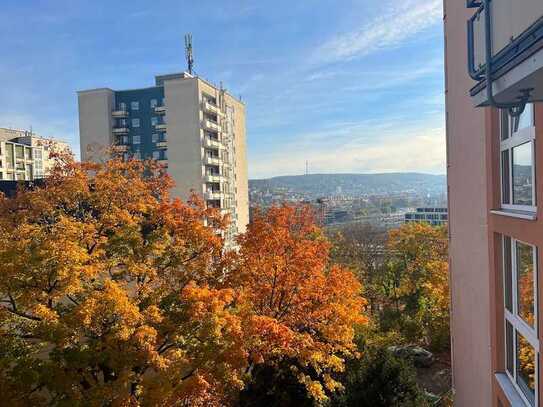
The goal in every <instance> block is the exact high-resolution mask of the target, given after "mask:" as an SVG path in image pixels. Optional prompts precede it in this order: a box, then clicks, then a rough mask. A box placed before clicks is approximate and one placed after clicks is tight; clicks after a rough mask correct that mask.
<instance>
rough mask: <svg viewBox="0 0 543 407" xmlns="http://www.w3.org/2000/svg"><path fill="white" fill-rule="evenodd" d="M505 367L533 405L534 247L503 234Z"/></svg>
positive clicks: (535, 352) (535, 339) (535, 362)
mask: <svg viewBox="0 0 543 407" xmlns="http://www.w3.org/2000/svg"><path fill="white" fill-rule="evenodd" d="M503 271H504V272H503V276H504V284H503V286H504V293H503V297H504V308H505V310H504V314H505V368H506V372H507V374H508V375H509V377H510V379H511V381H512V382H513V384H514V385H515V387H516V388H517V390H518V391H519V393H520V394H521V395H522V396H523V398H524V399H525V401H526V402H528V404H529V405H532V406H535V405H537V374H538V373H537V372H538V350H539V340H538V337H537V277H536V276H537V250H536V248H535V247H534V246H532V245H529V244H526V243H523V242H520V241H518V240H516V239H512V238H510V237H507V236H504V237H503Z"/></svg>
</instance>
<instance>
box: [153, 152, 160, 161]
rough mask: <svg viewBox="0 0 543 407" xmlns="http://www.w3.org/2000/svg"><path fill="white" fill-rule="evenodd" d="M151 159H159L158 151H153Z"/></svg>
mask: <svg viewBox="0 0 543 407" xmlns="http://www.w3.org/2000/svg"><path fill="white" fill-rule="evenodd" d="M153 160H160V151H157V150H155V151H153Z"/></svg>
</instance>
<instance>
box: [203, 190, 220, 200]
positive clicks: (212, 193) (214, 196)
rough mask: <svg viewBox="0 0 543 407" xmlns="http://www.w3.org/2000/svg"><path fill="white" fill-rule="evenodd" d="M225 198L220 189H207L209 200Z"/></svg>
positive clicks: (206, 196)
mask: <svg viewBox="0 0 543 407" xmlns="http://www.w3.org/2000/svg"><path fill="white" fill-rule="evenodd" d="M223 198H224V194H223V193H222V192H220V191H206V193H205V199H206V200H208V201H218V200H220V199H223Z"/></svg>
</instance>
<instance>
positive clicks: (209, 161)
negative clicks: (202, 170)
mask: <svg viewBox="0 0 543 407" xmlns="http://www.w3.org/2000/svg"><path fill="white" fill-rule="evenodd" d="M204 162H205V163H206V164H208V165H220V164H221V159H220V158H219V157H210V156H208V155H206V156H205V158H204Z"/></svg>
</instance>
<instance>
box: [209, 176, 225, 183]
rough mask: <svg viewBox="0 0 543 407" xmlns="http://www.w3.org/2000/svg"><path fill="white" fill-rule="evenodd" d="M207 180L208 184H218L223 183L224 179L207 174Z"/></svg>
mask: <svg viewBox="0 0 543 407" xmlns="http://www.w3.org/2000/svg"><path fill="white" fill-rule="evenodd" d="M205 180H206V182H213V183H217V182H221V181H222V180H223V177H222V175H211V174H207V175H206V176H205Z"/></svg>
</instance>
